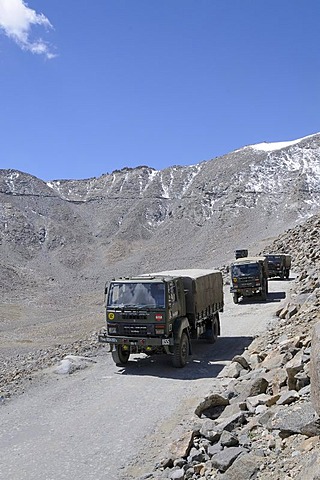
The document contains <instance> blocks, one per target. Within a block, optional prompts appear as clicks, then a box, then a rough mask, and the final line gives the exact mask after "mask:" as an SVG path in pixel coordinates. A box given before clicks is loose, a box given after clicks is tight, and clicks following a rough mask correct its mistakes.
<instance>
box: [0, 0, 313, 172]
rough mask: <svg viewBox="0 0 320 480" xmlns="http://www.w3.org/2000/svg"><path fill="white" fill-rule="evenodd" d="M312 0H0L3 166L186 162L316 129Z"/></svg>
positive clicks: (49, 168) (77, 168) (87, 167)
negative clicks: (25, 0) (24, 0)
mask: <svg viewBox="0 0 320 480" xmlns="http://www.w3.org/2000/svg"><path fill="white" fill-rule="evenodd" d="M319 19H320V2H319V0H308V1H307V2H303V1H302V0H281V1H279V0H268V1H264V0H94V1H89V0H77V1H71V0H67V1H58V2H57V1H56V0H29V1H28V2H23V0H0V132H1V133H0V155H1V156H0V168H5V169H7V168H13V169H18V170H22V171H24V172H27V173H30V174H32V175H35V176H37V177H39V178H41V179H43V180H53V179H63V178H67V179H71V178H74V179H80V178H89V177H98V176H100V175H101V174H103V173H111V172H112V171H113V170H115V169H121V168H123V167H126V166H127V167H135V166H138V165H148V166H151V167H154V168H156V169H163V168H166V167H168V166H172V165H191V164H196V163H198V162H200V161H203V160H209V159H211V158H214V157H217V156H220V155H223V154H225V153H228V152H230V151H232V150H235V149H237V148H240V147H242V146H244V145H249V144H254V143H259V142H263V141H268V142H276V141H289V140H294V139H297V138H300V137H304V136H307V135H310V134H313V133H317V132H319V131H320V125H319V120H320V117H319V116H320V108H319V107H320V49H319V47H320V29H319Z"/></svg>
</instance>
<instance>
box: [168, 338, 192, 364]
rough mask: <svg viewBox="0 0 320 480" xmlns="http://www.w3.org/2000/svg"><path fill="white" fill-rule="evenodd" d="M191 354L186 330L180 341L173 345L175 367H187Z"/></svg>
mask: <svg viewBox="0 0 320 480" xmlns="http://www.w3.org/2000/svg"><path fill="white" fill-rule="evenodd" d="M188 354H189V338H188V335H187V333H186V332H185V331H183V332H182V334H181V338H180V342H179V343H175V344H174V347H173V357H172V365H173V366H174V367H175V368H182V367H185V365H186V363H187V359H188Z"/></svg>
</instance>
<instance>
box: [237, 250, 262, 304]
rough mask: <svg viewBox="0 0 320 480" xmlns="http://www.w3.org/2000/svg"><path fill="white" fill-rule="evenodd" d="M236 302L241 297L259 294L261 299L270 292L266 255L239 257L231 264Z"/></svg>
mask: <svg viewBox="0 0 320 480" xmlns="http://www.w3.org/2000/svg"><path fill="white" fill-rule="evenodd" d="M230 292H231V293H232V294H233V301H234V303H238V302H239V299H240V297H252V296H254V295H258V296H260V297H261V300H266V299H267V294H268V263H267V259H266V257H246V258H239V259H238V260H235V261H234V262H233V263H232V264H231V287H230Z"/></svg>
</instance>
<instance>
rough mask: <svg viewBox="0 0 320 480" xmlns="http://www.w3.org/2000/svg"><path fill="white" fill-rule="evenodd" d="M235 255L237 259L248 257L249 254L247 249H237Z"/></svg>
mask: <svg viewBox="0 0 320 480" xmlns="http://www.w3.org/2000/svg"><path fill="white" fill-rule="evenodd" d="M234 255H235V257H236V259H238V258H244V257H247V256H248V250H245V249H242V250H236V251H235V252H234Z"/></svg>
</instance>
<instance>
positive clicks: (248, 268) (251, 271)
mask: <svg viewBox="0 0 320 480" xmlns="http://www.w3.org/2000/svg"><path fill="white" fill-rule="evenodd" d="M231 270H232V272H231V273H232V276H233V277H241V276H245V275H259V266H258V264H257V263H246V264H243V265H233V266H232V269H231Z"/></svg>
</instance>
